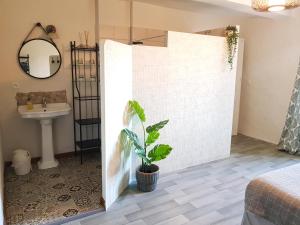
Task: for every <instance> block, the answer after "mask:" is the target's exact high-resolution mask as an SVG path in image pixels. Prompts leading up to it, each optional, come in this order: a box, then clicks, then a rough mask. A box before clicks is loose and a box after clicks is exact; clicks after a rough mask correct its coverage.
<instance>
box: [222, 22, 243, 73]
mask: <svg viewBox="0 0 300 225" xmlns="http://www.w3.org/2000/svg"><path fill="white" fill-rule="evenodd" d="M225 36H226V42H227V52H228V58H227V61H228V63H229V65H230V69H232V67H233V59H234V56H235V54H236V51H237V46H238V41H239V37H240V34H239V31H238V28H237V27H236V26H227V27H226V29H225Z"/></svg>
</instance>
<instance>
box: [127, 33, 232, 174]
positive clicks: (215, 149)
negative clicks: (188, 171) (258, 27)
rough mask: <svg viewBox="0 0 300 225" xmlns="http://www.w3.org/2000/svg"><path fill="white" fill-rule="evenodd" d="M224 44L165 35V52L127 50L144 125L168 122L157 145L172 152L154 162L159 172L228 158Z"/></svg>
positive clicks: (228, 93) (229, 85)
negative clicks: (142, 109)
mask: <svg viewBox="0 0 300 225" xmlns="http://www.w3.org/2000/svg"><path fill="white" fill-rule="evenodd" d="M225 44H226V42H225V39H224V38H223V37H215V36H206V35H198V34H188V33H177V32H169V35H168V48H161V47H149V46H148V47H147V46H134V47H133V71H134V73H133V97H134V99H136V100H138V101H139V102H140V103H141V104H142V105H143V106H144V108H145V112H146V115H147V117H148V121H147V123H148V124H152V123H155V122H159V121H161V120H163V119H170V122H169V124H168V125H167V126H166V128H164V129H163V130H162V132H161V138H160V142H161V143H166V144H170V145H171V146H172V147H173V148H174V149H173V152H172V153H171V155H170V156H169V157H168V158H167V159H166V160H163V161H161V162H159V163H158V164H159V165H160V167H161V171H162V172H163V173H165V172H170V171H175V170H178V169H182V168H185V167H189V166H193V165H198V164H201V163H204V162H208V161H212V160H216V159H221V158H224V157H228V156H229V154H230V144H231V132H232V122H233V105H234V94H235V79H236V66H235V67H234V69H233V70H232V71H229V67H228V65H227V62H226V46H225ZM235 63H236V62H235ZM235 65H236V64H235ZM138 163H140V162H138ZM133 172H134V170H133Z"/></svg>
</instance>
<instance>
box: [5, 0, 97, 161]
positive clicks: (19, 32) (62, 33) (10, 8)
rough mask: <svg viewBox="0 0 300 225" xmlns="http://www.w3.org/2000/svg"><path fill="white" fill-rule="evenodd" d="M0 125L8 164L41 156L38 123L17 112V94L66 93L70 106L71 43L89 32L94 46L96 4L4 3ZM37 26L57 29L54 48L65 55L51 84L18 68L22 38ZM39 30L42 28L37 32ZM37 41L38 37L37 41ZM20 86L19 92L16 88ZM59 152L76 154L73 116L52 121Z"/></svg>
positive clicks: (72, 0) (80, 0)
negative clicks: (22, 153)
mask: <svg viewBox="0 0 300 225" xmlns="http://www.w3.org/2000/svg"><path fill="white" fill-rule="evenodd" d="M0 9H1V13H0V27H1V29H2V30H3V31H4V30H5V32H1V42H0V47H1V51H0V59H1V70H0V103H1V107H0V123H1V126H2V129H3V130H4V131H5V132H4V133H3V134H2V138H3V139H2V141H3V153H4V159H5V160H11V156H12V151H13V150H14V149H16V148H24V149H27V150H29V151H30V152H31V154H32V156H33V157H38V156H40V155H41V134H40V133H41V131H40V124H39V122H38V121H34V120H32V121H31V120H24V119H21V118H20V116H19V115H18V113H17V108H16V100H15V94H16V92H17V91H20V92H30V91H56V90H62V89H66V90H67V97H68V101H69V103H71V102H72V86H71V85H72V82H71V67H70V51H69V45H70V41H72V40H76V41H79V36H78V32H83V31H84V30H87V31H89V32H90V44H92V43H94V39H95V38H94V23H95V20H94V12H95V6H94V0H64V1H61V0H52V1H39V0H27V1H19V0H1V1H0ZM36 22H41V23H42V24H43V25H48V24H54V25H55V26H56V29H57V35H58V37H59V38H58V39H55V40H54V41H55V43H56V45H57V47H58V49H59V50H60V52H61V54H62V66H61V68H60V70H59V72H58V73H57V74H56V75H55V76H53V77H52V78H50V79H46V80H40V79H35V78H31V77H29V76H28V75H26V74H25V73H24V72H23V71H22V70H21V68H20V66H19V63H18V60H17V53H18V51H19V48H20V46H21V43H22V42H23V40H24V38H25V37H26V35H27V34H28V32H29V31H30V29H32V27H33V25H34V24H35V23H36ZM37 31H38V29H37ZM34 37H36V36H34ZM14 83H18V84H19V86H20V88H19V89H17V90H16V89H14V88H13V84H14ZM54 143H55V153H63V152H71V151H74V142H73V118H72V114H70V115H68V116H65V117H62V118H59V119H57V120H56V121H55V122H54Z"/></svg>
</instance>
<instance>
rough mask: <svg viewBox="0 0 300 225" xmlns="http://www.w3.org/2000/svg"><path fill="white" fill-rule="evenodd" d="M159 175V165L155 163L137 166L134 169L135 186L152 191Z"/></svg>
mask: <svg viewBox="0 0 300 225" xmlns="http://www.w3.org/2000/svg"><path fill="white" fill-rule="evenodd" d="M158 177H159V167H158V166H157V165H154V164H152V165H150V166H144V167H142V166H139V168H138V169H137V170H136V181H137V188H138V190H140V191H142V192H150V191H154V190H155V188H156V186H157V180H158Z"/></svg>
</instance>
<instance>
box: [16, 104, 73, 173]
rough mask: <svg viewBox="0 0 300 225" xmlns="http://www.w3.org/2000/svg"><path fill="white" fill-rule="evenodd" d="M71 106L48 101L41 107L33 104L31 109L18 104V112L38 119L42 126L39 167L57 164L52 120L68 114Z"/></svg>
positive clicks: (25, 117)
mask: <svg viewBox="0 0 300 225" xmlns="http://www.w3.org/2000/svg"><path fill="white" fill-rule="evenodd" d="M70 111H71V107H70V105H69V104H67V103H50V104H47V107H45V108H43V107H42V104H34V105H33V109H32V110H28V109H27V106H26V105H24V106H19V107H18V112H19V114H20V116H21V117H22V118H24V119H36V120H39V121H40V124H41V128H42V157H41V160H40V161H39V162H38V168H39V169H48V168H52V167H56V166H58V161H57V160H56V159H55V157H54V148H53V133H52V120H53V119H55V118H57V117H60V116H65V115H68V114H69V113H70Z"/></svg>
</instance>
